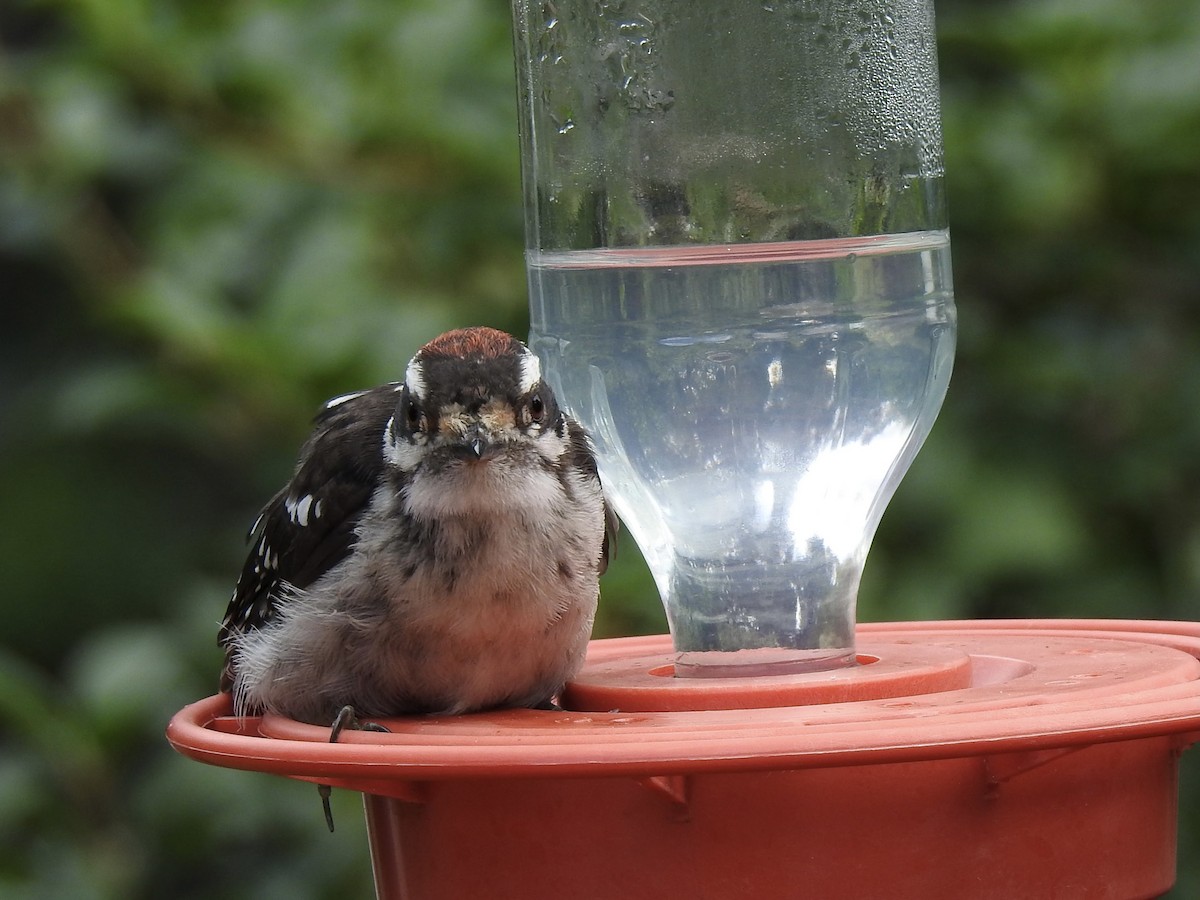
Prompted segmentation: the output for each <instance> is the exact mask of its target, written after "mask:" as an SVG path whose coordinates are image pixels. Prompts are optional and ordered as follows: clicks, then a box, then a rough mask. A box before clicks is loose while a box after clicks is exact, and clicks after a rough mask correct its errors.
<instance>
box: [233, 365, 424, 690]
mask: <svg viewBox="0 0 1200 900" xmlns="http://www.w3.org/2000/svg"><path fill="white" fill-rule="evenodd" d="M400 388H401V385H399V384H387V385H383V386H381V387H377V388H373V389H371V390H367V391H359V392H356V393H353V394H345V395H343V396H340V397H335V398H334V399H332V400H330V401H328V402H327V403H326V404H325V405H324V406H323V407H321V411H320V412H319V413H318V414H317V417H316V421H315V427H314V429H313V433H312V434H311V435H310V436H309V438H308V440H307V441H305V443H304V446H303V448H301V451H300V459H299V462H298V463H297V465H296V471H295V474H293V476H292V479H291V481H289V482H288V483H287V485H286V486H285V487H284V488H283V490H281V491H280V492H279V493H278V494H276V495H275V496H274V497H273V498H271V501H270V502H269V503H268V504H267V505H266V506H265V507H264V508H263V511H262V513H260V514H259V517H258V519H257V520H256V521H255V523H254V525H253V527H252V528H251V529H250V536H249V541H250V543H251V549H250V555H249V556H248V557H247V559H246V563H245V565H244V566H243V567H242V574H241V576H240V577H239V578H238V583H237V587H236V588H235V589H234V592H233V598H232V599H231V600H230V601H229V608H228V609H227V610H226V612H225V618H224V620H223V621H222V623H221V630H220V632H219V634H218V637H217V641H218V643H219V644H220V645H221V646H222V647H224V648H225V650H226V656H225V666H224V669H223V671H222V673H221V690H223V691H227V690H229V689H230V688H231V687H232V685H233V678H234V675H235V672H234V670H233V668H234V660H233V658H232V652H231V651H232V647H231V644H232V642H233V640H234V638H235V637H236V636H237V635H238V634H241V633H243V632H245V631H248V630H250V629H254V628H259V627H262V626H263V625H264V624H268V623H270V622H271V620H272V619H274V618H275V617H276V616H277V615H278V614H279V610H280V607H281V605H282V604H283V603H286V602H287V597H288V596H289V593H288V589H289V587H291V588H306V587H308V586H309V585H311V584H312V583H313V582H314V581H316V580H317V579H318V578H320V577H321V576H322V575H323V574H324V573H325V572H327V571H329V570H330V569H331V568H333V567H334V566H336V565H337V564H338V563H339V562H341V561H342V560H343V559H345V558H346V557H347V556H349V555H350V552H351V551H352V550H353V549H354V541H355V528H356V526H357V525H358V522H359V519H361V518H362V514H363V511H364V510H365V509H366V507H367V505H368V504H369V503H370V500H371V496H372V494H373V493H374V492H375V489H376V488H377V487H378V485H379V483H380V481H381V479H382V476H383V467H384V462H383V432H384V429H385V428H386V427H387V423H388V420H389V419H390V418H391V417H392V414H393V413H394V412H395V409H396V403H397V400H398V397H399V394H398V392H399V390H400Z"/></svg>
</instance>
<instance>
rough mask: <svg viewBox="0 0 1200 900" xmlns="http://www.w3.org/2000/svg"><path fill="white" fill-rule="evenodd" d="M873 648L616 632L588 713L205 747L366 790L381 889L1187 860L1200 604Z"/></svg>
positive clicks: (1051, 870) (584, 699) (1128, 877)
mask: <svg viewBox="0 0 1200 900" xmlns="http://www.w3.org/2000/svg"><path fill="white" fill-rule="evenodd" d="M858 648H859V649H858V663H859V664H858V665H857V666H853V667H850V668H844V669H839V670H835V671H829V672H818V673H808V674H802V675H785V676H772V677H759V678H749V679H748V678H728V679H722V678H704V679H696V678H673V677H671V675H672V663H671V661H672V658H673V652H672V648H671V642H670V639H669V638H668V637H666V636H661V637H660V636H655V637H641V638H620V639H615V640H600V641H593V642H592V644H591V647H590V652H589V655H588V662H587V665H586V666H585V667H584V670H583V671H582V673H581V674H580V676H579V678H578V679H577V680H576V681H575V682H573V683H572V684H571V685H570V686H569V688H568V691H567V693H566V697H565V705H566V706H567V707H568V709H569V711H567V712H543V711H534V710H507V711H502V712H494V713H486V714H478V715H469V716H461V717H456V718H432V717H419V718H397V719H390V720H386V724H387V726H388V727H389V728H390V729H391V732H390V733H388V734H377V733H368V732H354V733H350V734H346V735H344V737H343V739H342V741H341V742H340V743H337V744H330V743H328V737H329V730H328V729H327V728H318V727H315V726H311V725H304V724H301V723H298V722H294V721H291V720H286V719H281V718H278V717H272V716H265V717H262V718H253V719H239V718H234V717H233V716H232V715H231V710H230V708H229V705H228V698H227V697H226V696H216V697H210V698H208V699H206V700H202V701H200V702H198V703H194V704H192V705H190V706H188V707H186V708H184V709H183V710H181V711H180V712H179V713H178V714H177V715H176V716H175V717H174V719H173V720H172V721H171V724H170V726H169V728H168V730H167V736H168V738H169V740H170V741H171V743H172V745H173V746H174V747H175V748H176V749H177V750H179V751H180V752H181V753H184V754H186V755H187V756H190V757H192V758H194V759H197V760H200V761H202V762H207V763H211V764H214V765H219V766H226V767H230V768H237V769H248V770H253V771H260V772H271V773H274V774H278V775H286V776H288V777H291V778H297V779H301V780H306V781H319V782H325V783H329V784H333V785H334V786H336V787H341V788H346V789H349V790H356V791H361V792H363V794H364V795H365V798H366V814H367V824H368V829H369V833H370V841H371V852H372V856H373V860H374V869H375V882H376V888H377V892H378V894H379V896H380V897H382V898H397V897H402V898H464V897H489V898H509V897H511V898H522V900H539V898H566V897H570V898H612V897H621V898H623V900H633V898H642V897H644V898H662V897H719V898H755V900H770V898H794V897H797V896H805V897H821V898H836V897H847V898H864V897H888V898H922V900H925V898H930V897H955V898H983V897H995V898H1005V900H1010V898H1014V897H1021V898H1039V897H1045V898H1063V897H1094V898H1134V897H1151V896H1156V895H1158V894H1160V893H1162V892H1164V891H1166V890H1167V889H1168V888H1169V887H1170V886H1171V884H1172V883H1173V881H1174V878H1175V852H1176V806H1177V797H1178V790H1177V768H1178V767H1177V762H1178V757H1179V754H1180V753H1181V752H1182V751H1183V750H1184V749H1185V748H1186V747H1188V746H1189V745H1190V744H1192V743H1193V742H1194V741H1196V740H1197V738H1198V737H1200V625H1197V624H1195V623H1182V622H1135V621H1115V620H1114V621H991V622H915V623H900V624H878V625H861V626H859V628H858Z"/></svg>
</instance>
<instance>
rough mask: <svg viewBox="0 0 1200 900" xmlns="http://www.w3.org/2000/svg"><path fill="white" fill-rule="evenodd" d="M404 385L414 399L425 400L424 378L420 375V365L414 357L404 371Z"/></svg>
mask: <svg viewBox="0 0 1200 900" xmlns="http://www.w3.org/2000/svg"><path fill="white" fill-rule="evenodd" d="M404 383H405V384H407V385H408V389H409V390H410V391H411V392H412V395H413V396H414V397H416V398H417V399H418V400H424V399H425V378H424V377H423V376H422V375H421V365H420V363H418V362H417V358H416V357H415V356H414V357H413V358H412V360H411V361H410V362H409V364H408V368H407V369H405V370H404Z"/></svg>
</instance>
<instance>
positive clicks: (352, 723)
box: [317, 706, 387, 833]
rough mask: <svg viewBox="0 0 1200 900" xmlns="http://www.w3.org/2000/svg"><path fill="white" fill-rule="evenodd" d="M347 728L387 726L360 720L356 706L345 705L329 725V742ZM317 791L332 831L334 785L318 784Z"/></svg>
mask: <svg viewBox="0 0 1200 900" xmlns="http://www.w3.org/2000/svg"><path fill="white" fill-rule="evenodd" d="M347 728H349V729H350V730H351V731H376V732H386V731H387V728H385V727H384V726H382V725H380V724H379V723H378V722H359V721H358V716H357V715H355V713H354V707H353V706H343V707H342V708H341V709H340V710H338V714H337V716H336V717H335V718H334V720H333V724H332V725H330V726H329V743H331V744H336V743H337V741H338V738H340V737H341V736H342V732H343V731H345V730H346V729H347ZM317 793H318V794H320V796H321V809H322V810H323V811H324V813H325V824H326V825H328V826H329V831H330V832H331V833H332V832H333V810H332V809H331V808H330V806H329V797H330V795H332V794H333V786H332V785H328V784H318V785H317Z"/></svg>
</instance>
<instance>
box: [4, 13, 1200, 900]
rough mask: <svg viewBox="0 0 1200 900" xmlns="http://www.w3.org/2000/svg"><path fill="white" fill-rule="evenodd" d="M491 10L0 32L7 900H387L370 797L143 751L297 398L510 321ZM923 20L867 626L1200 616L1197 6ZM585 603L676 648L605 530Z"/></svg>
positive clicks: (1184, 850)
mask: <svg viewBox="0 0 1200 900" xmlns="http://www.w3.org/2000/svg"><path fill="white" fill-rule="evenodd" d="M508 16H509V13H508V7H507V4H506V3H505V2H502V0H426V2H403V0H387V2H384V0H354V2H344V3H329V4H301V3H289V2H284V0H210V2H183V0H154V2H152V0H6V2H5V3H4V4H3V5H2V6H0V298H2V299H0V310H2V319H0V322H2V324H0V522H2V524H0V574H2V579H3V580H2V583H3V592H2V594H0V615H2V616H3V632H2V634H3V637H2V638H0V640H2V641H3V648H2V650H0V741H2V744H0V895H3V896H4V897H16V898H23V897H72V898H88V897H97V898H128V897H134V898H137V897H147V898H148V897H217V896H220V897H254V898H274V897H279V898H284V897H344V896H367V895H369V891H370V872H369V866H368V864H367V861H366V842H365V837H364V833H363V825H362V821H361V815H360V813H359V812H358V804H357V798H356V797H355V796H354V795H350V794H346V793H345V792H342V793H340V794H339V795H338V796H337V797H336V798H335V801H336V805H335V812H336V814H337V816H338V820H339V830H338V832H337V834H336V835H334V836H332V837H331V836H330V835H328V834H327V833H326V832H325V830H324V826H323V825H322V823H321V821H320V813H319V807H318V804H317V798H316V794H315V791H313V790H312V789H311V788H310V787H308V786H306V785H299V784H296V783H293V782H288V781H285V780H282V779H275V778H271V777H267V776H257V775H252V774H248V773H242V772H233V771H226V770H221V769H214V768H209V767H206V766H202V765H199V764H196V763H192V762H189V761H187V760H185V759H183V758H182V757H179V756H177V755H175V754H174V753H173V752H171V751H170V749H169V748H168V747H167V745H166V743H165V741H164V740H163V737H162V731H163V728H164V726H165V723H166V721H167V719H168V718H169V716H170V714H171V713H172V712H174V711H175V710H176V709H178V708H179V707H180V706H182V705H183V704H184V703H186V702H188V701H190V700H193V699H195V698H198V697H200V696H204V695H206V694H209V693H211V692H212V691H213V690H214V689H215V687H216V675H217V671H218V668H219V653H218V651H217V649H216V647H215V645H214V636H215V632H216V624H217V622H218V620H219V619H220V617H221V615H222V613H223V611H224V606H225V602H226V599H227V597H228V594H229V591H230V590H231V589H232V586H233V581H234V579H235V576H236V572H237V570H238V567H239V564H240V558H241V555H242V554H243V552H244V549H245V548H244V545H243V542H242V537H243V533H244V529H245V527H246V526H247V525H248V523H249V522H250V521H251V520H252V519H253V518H254V515H255V513H256V511H257V509H258V507H259V505H260V504H261V503H262V502H263V501H264V500H265V499H266V498H267V497H268V496H269V495H270V494H271V493H272V492H273V491H274V490H275V489H276V488H277V487H278V486H279V484H281V483H282V481H283V479H284V478H285V477H286V476H287V474H288V473H289V471H290V468H291V465H292V462H293V458H294V453H295V450H296V448H297V447H298V446H299V442H300V441H301V439H302V438H303V436H304V434H305V433H306V431H307V428H308V421H309V417H310V415H311V413H312V412H313V410H314V409H315V408H316V406H317V404H318V403H319V402H320V401H321V400H323V399H324V398H325V397H327V396H330V395H333V394H335V393H337V392H340V391H344V390H348V389H352V388H357V387H363V386H367V385H370V384H374V383H377V382H381V381H384V380H391V379H394V378H396V377H397V376H398V373H399V372H400V371H401V367H402V365H403V363H404V361H405V360H407V359H408V357H409V356H410V355H411V353H412V352H413V351H414V350H415V349H416V348H417V347H418V346H419V345H420V344H421V343H423V342H424V341H425V340H427V339H429V338H430V337H432V336H433V335H435V334H437V333H438V332H440V331H441V330H443V329H445V328H447V327H450V326H454V325H460V324H469V323H487V324H491V325H495V326H499V327H502V328H506V329H509V330H512V331H515V332H517V333H518V334H522V333H524V332H525V330H526V328H527V314H526V308H525V283H524V273H523V264H522V243H523V241H522V232H521V227H522V226H521V211H520V197H521V193H520V186H519V176H518V162H517V139H516V129H515V121H516V119H515V100H514V94H515V91H514V84H513V70H512V59H511V43H510V36H509V25H508ZM938 16H939V40H940V54H941V65H942V77H943V105H944V125H945V144H946V156H947V160H946V162H947V172H948V179H949V186H948V191H949V198H950V218H951V223H952V233H953V238H954V262H955V274H956V278H955V283H956V286H957V293H958V302H959V311H960V327H961V331H960V343H959V357H958V362H957V366H956V369H955V374H954V379H953V382H952V384H951V388H950V394H949V397H948V399H947V402H946V405H945V408H944V411H943V413H942V417H941V419H940V420H939V422H938V424H937V426H936V427H935V429H934V433H933V436H932V437H931V439H930V440H929V442H928V444H927V445H926V448H925V450H924V451H923V453H922V454H921V456H920V457H919V459H918V460H917V462H916V464H915V466H914V467H913V469H912V472H911V474H910V475H909V477H908V478H907V480H906V481H905V482H904V484H903V485H902V486H901V488H900V491H899V493H898V494H897V496H896V498H895V501H894V502H893V503H892V505H891V507H890V509H889V512H888V513H887V515H886V516H885V518H884V522H883V525H882V527H881V529H880V532H879V536H878V539H877V541H876V546H875V548H874V550H873V552H872V555H871V558H870V561H869V563H868V566H867V570H866V574H865V577H864V583H863V588H862V596H861V604H860V619H862V620H888V619H910V618H947V617H960V616H963V617H987V616H1013V615H1017V616H1079V617H1090V616H1119V617H1147V618H1149V617H1165V618H1182V619H1194V618H1197V614H1198V613H1200V308H1198V307H1197V305H1196V302H1195V301H1196V299H1197V293H1198V292H1200V5H1198V4H1196V3H1195V2H1192V0H1148V2H1139V3H1131V2H1129V0H1027V2H1018V0H990V2H984V0H945V2H941V3H939V5H938ZM602 606H603V615H602V619H601V621H600V623H599V630H600V632H601V633H603V634H620V633H633V632H644V631H659V630H662V629H663V628H664V623H663V618H662V613H661V610H660V609H659V608H658V605H657V601H656V600H655V598H654V594H653V591H652V588H651V586H650V583H649V580H648V577H647V576H646V574H645V571H644V567H643V565H642V564H641V561H640V559H639V558H638V556H637V553H636V551H635V550H634V548H633V546H632V544H630V543H628V541H626V542H625V544H624V546H623V547H622V553H621V555H620V557H619V561H618V564H617V566H616V568H615V570H614V571H613V572H612V574H610V575H609V576H608V577H607V578H606V584H605V594H604V600H603V603H602ZM1198 756H1200V753H1198V752H1197V751H1194V750H1193V751H1192V752H1191V753H1190V754H1185V756H1184V772H1183V779H1184V784H1183V790H1184V796H1183V799H1182V800H1181V809H1182V822H1181V828H1182V831H1181V838H1180V841H1181V843H1180V885H1179V887H1178V888H1177V889H1176V892H1175V895H1176V896H1178V897H1192V896H1200V823H1198V822H1197V821H1196V819H1197V815H1196V812H1195V810H1196V809H1197V807H1198V806H1200V802H1198V801H1200V761H1198V759H1197V757H1198ZM931 854H932V855H933V856H936V848H931Z"/></svg>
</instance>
